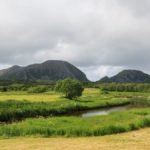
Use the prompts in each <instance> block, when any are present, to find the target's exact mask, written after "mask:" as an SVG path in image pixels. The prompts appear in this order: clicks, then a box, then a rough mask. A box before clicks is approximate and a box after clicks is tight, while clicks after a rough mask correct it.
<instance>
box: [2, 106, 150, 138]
mask: <svg viewBox="0 0 150 150" xmlns="http://www.w3.org/2000/svg"><path fill="white" fill-rule="evenodd" d="M149 126H150V109H149V108H147V109H146V108H145V109H134V110H130V111H123V112H119V113H116V112H115V113H111V114H109V115H108V116H99V117H91V118H80V117H51V118H47V119H44V118H38V119H35V118H34V119H27V120H25V121H22V122H19V123H13V124H8V125H0V136H3V137H13V136H44V137H50V136H67V137H70V136H71V137H73V136H75V137H79V136H81V137H82V136H83V137H84V136H103V135H109V134H115V133H122V132H127V131H132V130H137V129H140V128H143V127H149Z"/></svg>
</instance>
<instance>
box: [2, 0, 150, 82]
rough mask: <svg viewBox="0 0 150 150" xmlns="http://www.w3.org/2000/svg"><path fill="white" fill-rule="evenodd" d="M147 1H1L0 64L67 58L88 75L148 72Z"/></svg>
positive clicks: (149, 23)
mask: <svg viewBox="0 0 150 150" xmlns="http://www.w3.org/2000/svg"><path fill="white" fill-rule="evenodd" d="M149 18H150V1H149V0H142V1H141V0H132V1H130V0H125V1H124V0H114V1H112V0H107V1H106V0H76V1H75V0H55V1H54V0H13V1H12V0H0V67H1V68H4V67H6V66H10V65H14V64H19V65H27V64H30V63H36V62H43V61H45V60H48V59H56V60H58V59H60V60H66V61H69V62H70V63H72V64H74V65H76V66H77V67H79V68H81V69H82V70H83V71H85V73H86V74H87V76H88V77H89V78H90V79H92V80H98V79H99V78H100V77H102V76H104V75H110V76H111V75H113V74H115V73H116V72H118V71H120V70H122V69H125V68H131V69H140V70H143V71H145V72H147V73H150V70H149V64H150V59H149V57H150V42H149V39H150V19H149Z"/></svg>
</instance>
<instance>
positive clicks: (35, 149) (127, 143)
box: [0, 128, 150, 150]
mask: <svg viewBox="0 0 150 150" xmlns="http://www.w3.org/2000/svg"><path fill="white" fill-rule="evenodd" d="M149 141H150V129H149V128H146V129H141V130H139V131H133V132H128V133H122V134H115V135H108V136H102V137H78V138H74V137H73V138H72V137H71V138H62V137H56V138H41V137H36V138H34V137H17V138H9V139H0V150H10V149H11V150H110V149H111V150H149V149H150V142H149Z"/></svg>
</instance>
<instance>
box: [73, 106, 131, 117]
mask: <svg viewBox="0 0 150 150" xmlns="http://www.w3.org/2000/svg"><path fill="white" fill-rule="evenodd" d="M131 107H132V106H131V105H125V106H116V107H111V108H100V109H95V110H87V111H80V112H78V113H75V114H74V115H75V116H79V117H83V118H85V117H94V116H103V115H108V114H110V113H112V112H117V111H118V112H119V111H123V110H128V109H131Z"/></svg>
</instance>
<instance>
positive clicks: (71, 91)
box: [55, 78, 84, 99]
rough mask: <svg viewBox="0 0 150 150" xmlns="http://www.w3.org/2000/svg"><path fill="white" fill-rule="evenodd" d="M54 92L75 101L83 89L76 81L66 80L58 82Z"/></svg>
mask: <svg viewBox="0 0 150 150" xmlns="http://www.w3.org/2000/svg"><path fill="white" fill-rule="evenodd" d="M55 90H56V91H58V92H62V93H64V94H65V97H66V98H68V99H75V98H77V97H79V96H81V95H82V92H83V90H84V88H83V86H82V84H81V83H80V82H79V81H78V80H74V79H70V78H67V79H64V80H60V81H58V82H57V83H56V86H55Z"/></svg>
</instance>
